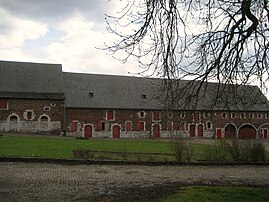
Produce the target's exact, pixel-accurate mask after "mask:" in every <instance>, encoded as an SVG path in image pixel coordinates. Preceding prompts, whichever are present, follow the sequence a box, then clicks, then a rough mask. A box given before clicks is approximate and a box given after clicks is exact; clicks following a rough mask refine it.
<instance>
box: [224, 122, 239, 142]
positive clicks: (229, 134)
mask: <svg viewBox="0 0 269 202" xmlns="http://www.w3.org/2000/svg"><path fill="white" fill-rule="evenodd" d="M224 136H225V138H227V139H229V138H235V137H236V128H235V126H234V125H233V124H229V125H227V126H226V127H225V134H224Z"/></svg>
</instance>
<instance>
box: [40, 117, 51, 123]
mask: <svg viewBox="0 0 269 202" xmlns="http://www.w3.org/2000/svg"><path fill="white" fill-rule="evenodd" d="M40 121H42V122H47V121H49V119H48V117H46V116H42V117H41V118H40Z"/></svg>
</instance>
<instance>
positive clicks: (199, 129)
mask: <svg viewBox="0 0 269 202" xmlns="http://www.w3.org/2000/svg"><path fill="white" fill-rule="evenodd" d="M203 132H204V127H203V124H199V125H198V137H203Z"/></svg>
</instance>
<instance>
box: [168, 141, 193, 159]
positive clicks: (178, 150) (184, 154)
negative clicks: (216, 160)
mask: <svg viewBox="0 0 269 202" xmlns="http://www.w3.org/2000/svg"><path fill="white" fill-rule="evenodd" d="M170 149H171V152H172V154H173V155H174V156H175V158H176V160H177V161H178V162H182V161H184V160H186V161H191V160H192V158H193V148H192V145H191V144H188V143H186V141H185V140H184V139H183V138H180V137H174V138H171V139H170Z"/></svg>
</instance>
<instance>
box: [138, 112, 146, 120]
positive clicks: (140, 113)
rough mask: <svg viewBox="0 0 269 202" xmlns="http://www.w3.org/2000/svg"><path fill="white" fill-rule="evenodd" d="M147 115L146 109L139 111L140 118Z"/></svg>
mask: <svg viewBox="0 0 269 202" xmlns="http://www.w3.org/2000/svg"><path fill="white" fill-rule="evenodd" d="M145 116H146V113H145V112H144V111H140V112H138V117H139V118H145Z"/></svg>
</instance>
